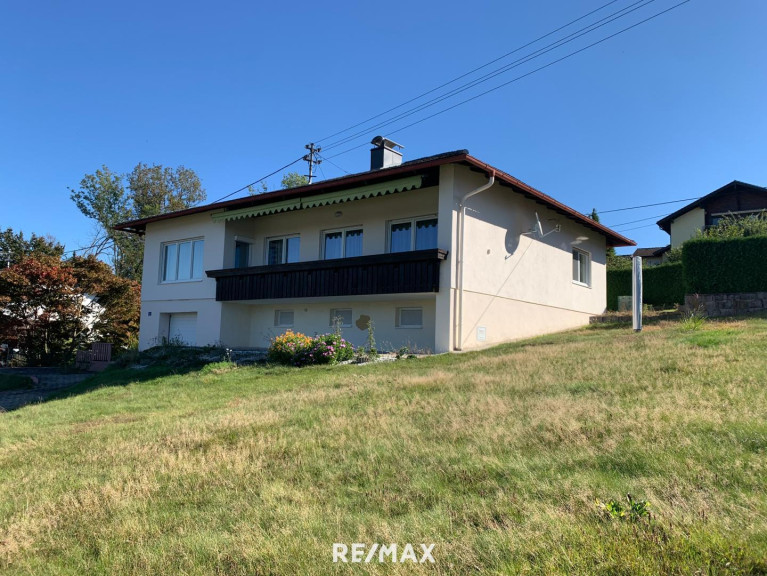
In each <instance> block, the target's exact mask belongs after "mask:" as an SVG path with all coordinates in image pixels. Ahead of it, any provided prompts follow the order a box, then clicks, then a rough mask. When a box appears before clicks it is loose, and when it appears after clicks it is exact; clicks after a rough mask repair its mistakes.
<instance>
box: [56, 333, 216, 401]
mask: <svg viewBox="0 0 767 576" xmlns="http://www.w3.org/2000/svg"><path fill="white" fill-rule="evenodd" d="M224 353H225V351H224V350H223V349H218V348H187V347H182V346H158V347H156V348H150V349H149V350H146V351H144V352H141V353H138V354H133V355H131V356H130V357H129V358H125V359H123V360H120V359H118V360H117V362H116V363H115V364H113V365H112V366H110V367H109V368H107V369H106V370H104V371H103V372H100V373H98V374H94V375H93V376H92V377H91V378H88V379H87V380H83V381H82V382H80V383H78V384H75V385H74V386H71V387H69V388H66V389H64V390H61V391H59V392H56V393H54V394H52V395H50V396H48V397H47V398H45V399H44V400H43V401H44V402H48V401H50V400H61V399H63V398H70V397H72V396H79V395H80V394H86V393H88V392H91V391H93V390H98V389H100V388H111V387H116V386H127V385H129V384H138V383H141V382H148V381H150V380H155V379H158V378H163V377H165V376H178V375H184V374H189V373H191V372H197V371H199V370H200V369H202V368H203V367H204V366H205V365H207V364H210V363H211V362H218V361H220V360H221V359H223V356H224Z"/></svg>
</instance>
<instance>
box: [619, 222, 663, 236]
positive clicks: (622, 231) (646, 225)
mask: <svg viewBox="0 0 767 576" xmlns="http://www.w3.org/2000/svg"><path fill="white" fill-rule="evenodd" d="M651 226H655V224H645V225H644V226H636V227H635V228H626V229H625V230H621V231H620V232H621V234H623V233H624V232H631V231H632V230H639V229H640V228H649V227H651Z"/></svg>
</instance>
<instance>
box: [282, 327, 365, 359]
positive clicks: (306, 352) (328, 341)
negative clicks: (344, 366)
mask: <svg viewBox="0 0 767 576" xmlns="http://www.w3.org/2000/svg"><path fill="white" fill-rule="evenodd" d="M353 356H354V346H352V345H351V343H349V342H347V341H346V340H344V339H343V338H342V337H341V335H340V334H335V333H334V334H322V335H320V336H315V337H314V338H312V339H311V341H310V343H309V345H308V346H306V347H305V348H303V349H302V350H301V351H299V352H297V353H296V355H295V356H294V357H293V361H292V363H293V364H294V365H295V366H309V365H311V364H337V363H338V362H343V361H344V360H351V359H352V357H353Z"/></svg>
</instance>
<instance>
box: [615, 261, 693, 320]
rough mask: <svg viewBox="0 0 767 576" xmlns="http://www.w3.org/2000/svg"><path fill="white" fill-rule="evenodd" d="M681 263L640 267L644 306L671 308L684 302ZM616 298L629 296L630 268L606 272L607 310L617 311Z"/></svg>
mask: <svg viewBox="0 0 767 576" xmlns="http://www.w3.org/2000/svg"><path fill="white" fill-rule="evenodd" d="M684 290H685V284H684V272H683V268H682V262H674V263H671V264H661V265H660V266H646V267H642V291H643V298H642V299H643V301H644V303H645V304H650V305H652V306H661V307H662V306H671V305H673V304H679V303H682V302H684V294H685V292H684ZM618 296H631V268H626V269H623V270H608V271H607V308H608V310H617V309H618Z"/></svg>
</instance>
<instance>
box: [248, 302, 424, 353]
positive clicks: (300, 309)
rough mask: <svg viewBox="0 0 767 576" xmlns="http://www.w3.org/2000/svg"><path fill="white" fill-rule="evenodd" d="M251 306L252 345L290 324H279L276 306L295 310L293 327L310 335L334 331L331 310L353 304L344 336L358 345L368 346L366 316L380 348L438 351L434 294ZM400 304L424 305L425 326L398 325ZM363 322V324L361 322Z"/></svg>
mask: <svg viewBox="0 0 767 576" xmlns="http://www.w3.org/2000/svg"><path fill="white" fill-rule="evenodd" d="M249 308H250V321H251V323H250V346H252V347H255V348H266V347H268V346H269V343H270V341H271V339H272V338H274V337H275V336H279V335H280V334H283V333H284V332H285V331H286V330H287V329H288V328H285V327H275V326H274V318H275V310H278V309H279V310H292V311H293V315H294V324H293V326H292V327H291V328H290V329H291V330H293V331H294V332H301V333H303V334H306V335H307V336H314V335H316V334H326V333H328V332H332V331H333V327H332V326H331V325H330V311H331V309H333V308H351V310H352V326H351V327H345V328H342V334H343V337H344V338H345V339H346V340H348V341H349V342H351V343H352V344H353V345H354V346H355V347H358V346H365V345H366V343H367V338H368V331H367V328H366V326H367V323H366V321H365V320H366V319H367V318H370V320H372V321H373V327H374V335H375V340H376V343H377V346H378V349H379V350H392V349H393V350H398V349H399V348H401V347H402V346H408V347H409V348H410V349H411V350H414V351H428V352H433V351H434V321H435V307H434V297H433V296H432V297H425V298H424V297H417V296H415V295H411V296H410V297H403V296H400V295H397V297H395V298H393V299H389V298H386V297H385V296H383V297H379V298H377V299H376V300H370V299H369V297H365V298H364V299H363V298H359V299H354V300H340V299H337V300H336V299H334V300H333V301H332V302H321V303H320V302H314V303H309V304H307V303H305V302H301V301H290V300H284V301H276V302H272V303H270V304H259V305H252V306H249ZM397 308H421V309H422V310H423V326H422V327H421V328H398V327H397V326H396V311H397ZM357 323H359V325H360V326H362V327H359V326H357Z"/></svg>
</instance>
